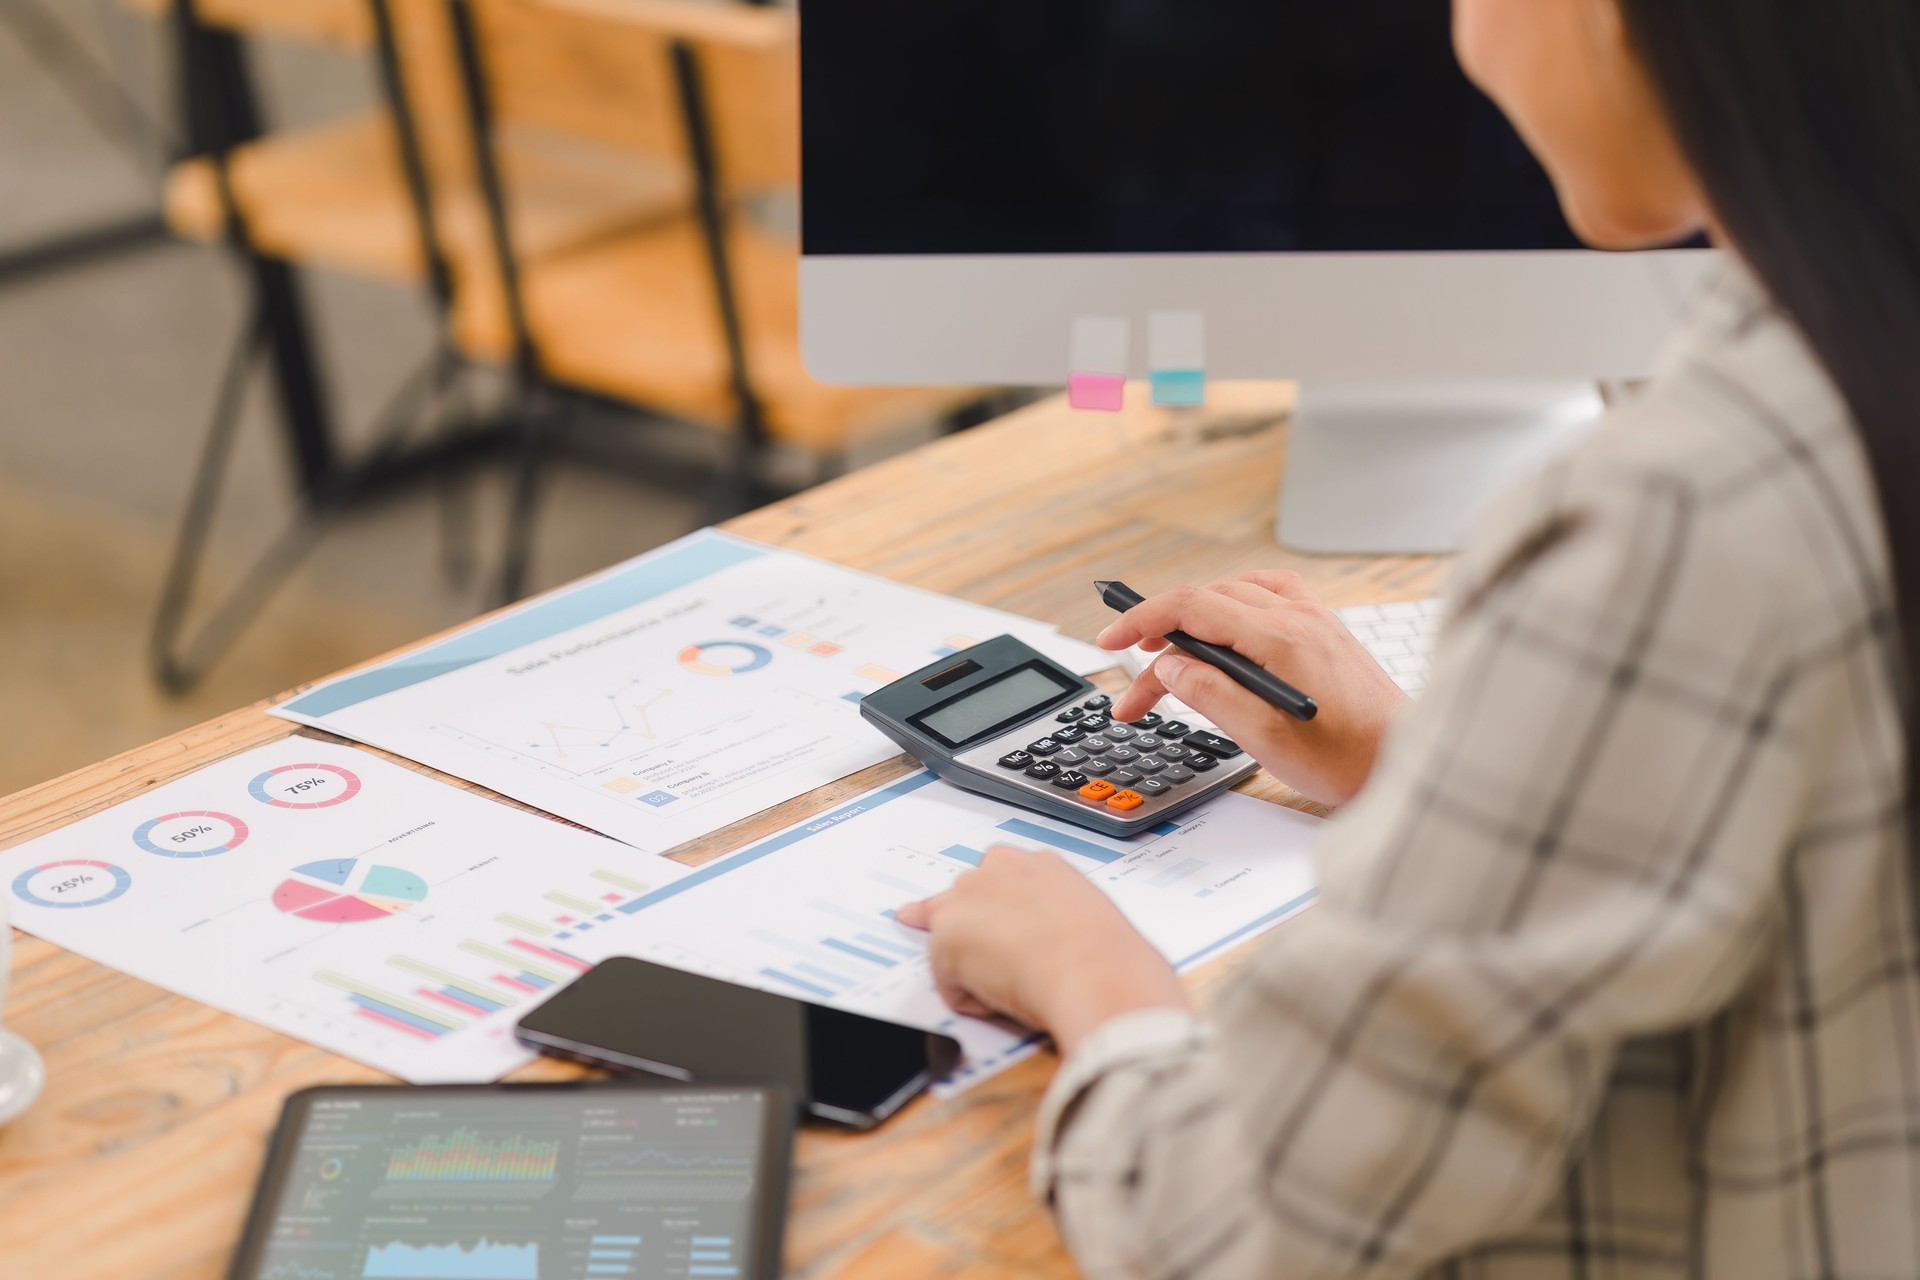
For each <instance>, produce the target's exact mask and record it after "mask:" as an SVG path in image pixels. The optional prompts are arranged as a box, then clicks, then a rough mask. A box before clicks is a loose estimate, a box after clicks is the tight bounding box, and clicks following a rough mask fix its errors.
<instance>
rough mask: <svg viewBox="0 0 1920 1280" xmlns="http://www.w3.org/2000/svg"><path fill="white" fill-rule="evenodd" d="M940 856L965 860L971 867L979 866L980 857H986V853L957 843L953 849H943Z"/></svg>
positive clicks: (957, 860) (960, 860)
mask: <svg viewBox="0 0 1920 1280" xmlns="http://www.w3.org/2000/svg"><path fill="white" fill-rule="evenodd" d="M940 856H941V857H943V858H952V859H953V860H954V861H955V862H964V863H966V864H967V865H968V866H970V867H977V866H979V865H980V859H982V858H984V857H986V855H985V854H984V853H981V852H980V851H979V850H978V849H969V848H967V846H965V845H963V844H956V845H954V846H953V847H952V848H951V849H942V850H941V851H940Z"/></svg>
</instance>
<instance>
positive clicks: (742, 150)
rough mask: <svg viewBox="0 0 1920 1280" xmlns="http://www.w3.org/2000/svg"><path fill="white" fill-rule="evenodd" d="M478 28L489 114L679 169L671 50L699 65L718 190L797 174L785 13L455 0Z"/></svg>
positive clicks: (677, 96) (631, 1) (787, 180)
mask: <svg viewBox="0 0 1920 1280" xmlns="http://www.w3.org/2000/svg"><path fill="white" fill-rule="evenodd" d="M454 3H456V4H461V5H464V6H465V8H466V11H467V13H468V15H469V17H470V19H471V22H472V27H473V31H474V34H475V37H476V40H475V43H476V46H477V55H478V61H479V63H480V68H479V69H480V71H481V73H482V75H483V76H484V79H485V83H486V88H487V93H488V97H489V98H490V100H491V104H492V108H493V114H494V120H495V123H496V124H499V125H502V126H512V125H530V126H533V127H535V128H538V129H542V130H548V131H553V132H557V133H560V134H565V135H570V136H574V137H578V138H583V139H587V140H590V141H591V142H594V143H597V144H600V145H602V146H606V147H612V148H616V149H619V150H622V151H628V152H634V153H638V154H641V155H645V156H648V157H652V158H654V159H657V160H666V161H669V162H671V163H673V164H674V165H675V166H676V167H683V166H685V165H686V164H687V163H688V162H689V160H690V159H691V157H690V155H689V149H688V121H687V115H686V110H685V106H684V102H683V97H682V83H681V80H680V78H679V73H678V72H677V70H676V49H679V50H684V51H685V53H686V54H687V55H690V61H691V63H692V64H693V65H694V66H696V67H697V74H698V77H699V81H700V87H701V90H702V95H701V97H702V105H703V108H704V111H705V114H706V118H707V124H708V126H709V131H710V136H711V138H712V146H713V150H714V153H715V157H714V158H715V160H716V162H717V166H718V172H717V173H716V175H715V176H716V177H717V179H718V182H719V185H720V187H721V188H722V189H723V190H726V191H729V192H732V193H740V192H744V191H747V190H752V189H766V188H770V187H775V188H777V187H789V186H792V185H794V184H795V183H797V182H798V181H799V173H800V141H799V123H798V122H799V52H798V40H797V31H796V27H795V21H794V17H793V14H792V13H791V12H789V11H785V10H779V9H769V8H759V7H755V6H748V5H743V4H712V3H693V2H690V0H454Z"/></svg>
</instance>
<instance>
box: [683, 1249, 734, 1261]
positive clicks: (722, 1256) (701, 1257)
mask: <svg viewBox="0 0 1920 1280" xmlns="http://www.w3.org/2000/svg"><path fill="white" fill-rule="evenodd" d="M687 1256H688V1257H689V1258H692V1259H693V1260H694V1261H695V1262H730V1261H732V1260H733V1255H732V1254H730V1253H728V1252H727V1251H726V1250H725V1249H695V1250H694V1251H693V1252H692V1253H690V1254H688V1255H687Z"/></svg>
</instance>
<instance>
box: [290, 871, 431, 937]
mask: <svg viewBox="0 0 1920 1280" xmlns="http://www.w3.org/2000/svg"><path fill="white" fill-rule="evenodd" d="M426 896H427V882H426V881H425V880H422V879H421V878H420V877H419V876H417V875H415V874H414V873H413V872H411V871H404V870H402V869H401V868H399V867H387V866H382V865H380V864H379V863H374V862H368V861H366V860H365V859H362V858H329V859H326V860H325V861H322V862H309V863H306V864H305V865H303V866H298V867H295V868H294V869H293V874H292V875H290V876H288V877H287V878H286V879H285V880H282V881H281V882H280V884H279V886H278V887H276V888H275V889H274V891H273V905H274V906H276V907H278V908H279V909H280V910H281V911H283V912H285V913H286V914H287V915H290V916H299V917H300V918H301V919H302V920H312V921H315V922H317V923H320V924H358V923H360V922H362V921H365V920H384V919H386V918H387V917H388V916H390V915H395V914H397V913H399V912H402V911H405V910H407V909H408V908H409V907H412V906H415V905H416V904H418V903H420V902H423V901H425V900H426Z"/></svg>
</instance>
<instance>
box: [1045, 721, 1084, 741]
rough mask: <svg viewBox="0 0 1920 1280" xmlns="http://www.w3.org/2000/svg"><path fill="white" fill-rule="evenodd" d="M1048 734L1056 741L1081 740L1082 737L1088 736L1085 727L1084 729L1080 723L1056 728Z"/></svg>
mask: <svg viewBox="0 0 1920 1280" xmlns="http://www.w3.org/2000/svg"><path fill="white" fill-rule="evenodd" d="M1047 736H1048V737H1050V738H1052V739H1053V740H1054V741H1055V742H1079V741H1080V740H1081V739H1082V738H1085V737H1086V736H1087V731H1086V730H1085V729H1082V728H1081V727H1080V726H1079V725H1076V724H1070V725H1068V726H1067V727H1066V728H1064V729H1055V730H1054V731H1053V732H1052V733H1050V734H1048V735H1047Z"/></svg>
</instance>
